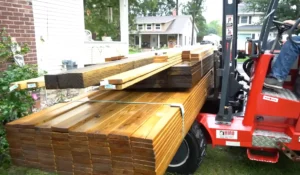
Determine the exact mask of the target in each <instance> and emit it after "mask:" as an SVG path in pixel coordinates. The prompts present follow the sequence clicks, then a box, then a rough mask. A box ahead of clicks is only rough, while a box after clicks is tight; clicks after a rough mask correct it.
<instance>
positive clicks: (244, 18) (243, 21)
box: [241, 16, 248, 24]
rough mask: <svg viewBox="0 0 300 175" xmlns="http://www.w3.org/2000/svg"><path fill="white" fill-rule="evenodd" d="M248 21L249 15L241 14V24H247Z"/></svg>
mask: <svg viewBox="0 0 300 175" xmlns="http://www.w3.org/2000/svg"><path fill="white" fill-rule="evenodd" d="M247 23H248V16H241V24H247Z"/></svg>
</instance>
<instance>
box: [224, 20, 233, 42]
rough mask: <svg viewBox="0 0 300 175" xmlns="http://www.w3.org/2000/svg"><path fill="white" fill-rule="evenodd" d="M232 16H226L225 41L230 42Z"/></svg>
mask: <svg viewBox="0 0 300 175" xmlns="http://www.w3.org/2000/svg"><path fill="white" fill-rule="evenodd" d="M233 20H234V19H233V15H226V39H227V40H231V39H232V36H233Z"/></svg>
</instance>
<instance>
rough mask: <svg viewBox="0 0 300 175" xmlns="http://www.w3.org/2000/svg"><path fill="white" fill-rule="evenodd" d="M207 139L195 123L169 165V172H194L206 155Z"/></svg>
mask: <svg viewBox="0 0 300 175" xmlns="http://www.w3.org/2000/svg"><path fill="white" fill-rule="evenodd" d="M206 145H207V144H206V139H205V136H204V134H203V132H202V130H201V128H200V126H199V124H198V123H196V122H195V123H194V124H193V125H192V128H191V129H190V131H189V132H188V134H187V135H186V136H185V138H184V140H183V142H182V144H181V145H180V147H179V149H178V150H177V153H176V154H175V156H174V158H173V160H172V162H171V163H170V165H169V167H168V170H167V171H168V172H171V173H178V174H184V175H185V174H193V173H194V172H195V171H196V170H197V169H198V168H199V166H200V164H201V163H202V160H203V158H204V156H205V155H206Z"/></svg>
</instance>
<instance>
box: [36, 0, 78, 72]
mask: <svg viewBox="0 0 300 175" xmlns="http://www.w3.org/2000/svg"><path fill="white" fill-rule="evenodd" d="M32 4H33V14H34V24H35V32H36V45H37V46H36V47H37V58H38V65H39V68H40V69H41V70H46V71H48V72H49V73H56V72H59V71H60V70H61V65H62V60H73V61H76V62H77V63H78V64H79V66H81V65H82V64H83V63H82V61H84V60H83V53H84V48H83V45H84V7H83V0H51V1H50V0H33V1H32Z"/></svg>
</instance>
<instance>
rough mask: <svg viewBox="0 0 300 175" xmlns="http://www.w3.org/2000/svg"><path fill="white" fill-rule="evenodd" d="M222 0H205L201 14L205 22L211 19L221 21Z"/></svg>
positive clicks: (185, 0)
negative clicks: (203, 10)
mask: <svg viewBox="0 0 300 175" xmlns="http://www.w3.org/2000/svg"><path fill="white" fill-rule="evenodd" d="M188 1H190V0H179V4H180V3H186V2H188ZM222 4H223V0H205V4H204V7H205V8H206V10H205V12H204V13H203V16H204V17H205V19H206V21H207V23H209V22H210V21H213V20H219V21H220V22H222V15H223V12H222V11H223V6H222Z"/></svg>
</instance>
